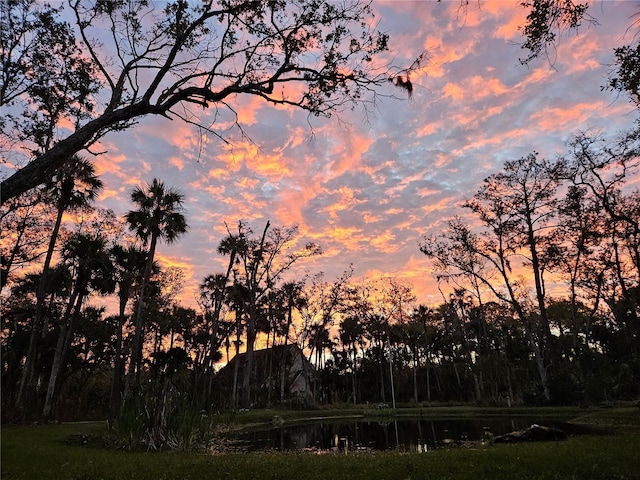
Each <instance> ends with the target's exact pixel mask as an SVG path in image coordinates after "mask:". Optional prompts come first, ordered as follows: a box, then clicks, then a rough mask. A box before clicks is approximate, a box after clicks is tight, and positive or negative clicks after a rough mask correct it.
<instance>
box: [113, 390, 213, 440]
mask: <svg viewBox="0 0 640 480" xmlns="http://www.w3.org/2000/svg"><path fill="white" fill-rule="evenodd" d="M217 424H218V417H217V415H215V414H213V415H211V414H209V413H208V412H207V411H206V410H204V409H202V408H201V406H200V405H199V404H198V402H196V401H194V400H193V399H192V398H191V396H190V395H188V394H187V393H186V392H185V391H184V390H181V389H178V388H177V387H176V386H175V385H173V384H172V383H171V382H169V381H162V382H149V383H147V384H144V385H141V386H140V387H138V389H137V392H136V393H134V395H132V396H131V398H129V399H127V400H126V401H125V403H124V405H123V408H122V411H121V414H120V418H119V421H118V422H117V424H116V426H115V429H114V432H113V434H114V435H115V442H116V443H117V444H118V446H119V447H121V448H124V449H127V450H181V451H194V450H195V451H197V450H201V449H205V448H206V447H207V444H208V443H209V441H210V439H211V436H212V434H213V432H214V429H215V427H216V425H217Z"/></svg>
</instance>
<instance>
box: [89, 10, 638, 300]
mask: <svg viewBox="0 0 640 480" xmlns="http://www.w3.org/2000/svg"><path fill="white" fill-rule="evenodd" d="M519 3H520V2H519V1H516V0H503V1H491V0H482V2H480V4H478V3H476V2H475V1H472V2H470V4H469V7H468V9H467V10H466V12H464V11H460V10H459V5H460V2H458V1H451V2H442V3H439V4H438V3H435V2H426V1H388V2H382V1H376V2H374V9H375V12H376V19H377V20H378V21H379V29H380V30H382V31H386V32H388V33H389V35H390V52H389V53H388V60H389V61H390V62H393V63H394V64H397V65H409V64H411V62H412V61H413V59H415V58H416V57H417V56H418V55H420V53H421V52H423V51H426V52H427V54H428V61H427V62H426V63H425V64H424V68H423V69H421V70H420V71H419V72H417V73H415V74H414V75H413V77H412V82H413V84H414V95H413V98H412V99H410V100H409V99H407V98H406V95H404V94H403V92H402V91H401V90H398V89H395V88H394V87H392V86H391V85H389V86H388V87H386V89H384V90H382V91H381V93H383V94H387V95H394V96H396V97H398V98H396V99H394V98H389V97H387V98H383V97H380V98H379V99H378V103H377V104H376V105H375V106H373V105H371V106H370V109H369V111H368V112H364V111H363V110H356V111H353V112H351V111H346V112H342V113H340V115H339V116H334V117H332V118H330V119H316V118H313V119H309V118H308V116H307V114H306V113H305V112H303V111H296V110H292V109H288V108H284V107H282V108H280V107H274V106H272V105H267V104H266V103H265V102H263V101H261V100H258V99H256V98H250V97H242V98H241V97H238V98H235V99H233V100H232V102H233V105H234V107H235V108H236V109H237V111H238V113H239V121H240V123H241V124H242V126H243V127H244V130H245V133H246V134H247V136H248V137H249V138H250V139H251V140H252V143H251V142H249V141H247V140H246V139H242V138H240V137H239V136H238V135H237V133H235V134H232V137H231V138H230V141H231V145H225V144H224V143H223V142H221V141H220V140H218V139H216V138H212V137H210V138H208V139H206V138H205V139H203V138H202V137H201V136H200V135H199V133H198V131H197V130H196V129H195V128H194V127H193V126H189V125H187V124H184V123H181V122H180V121H179V120H176V121H168V120H166V119H164V118H147V119H145V120H143V121H142V122H140V124H139V125H137V126H136V127H134V128H133V129H131V130H128V131H126V132H118V133H114V134H109V135H108V136H107V137H105V138H104V139H103V141H102V142H101V145H100V148H95V149H94V150H105V151H107V152H108V153H106V154H104V155H101V156H100V157H98V158H97V160H96V162H97V163H96V164H97V172H98V173H99V174H100V175H101V178H102V179H103V181H104V183H105V190H104V192H103V194H102V196H101V198H100V201H99V206H102V207H108V208H111V209H113V210H114V211H115V212H116V214H118V215H122V214H124V213H126V211H127V210H128V209H130V208H131V207H132V205H131V204H130V202H129V195H130V192H131V190H132V189H133V188H134V187H135V186H136V185H140V184H143V183H146V182H150V181H151V180H152V179H153V178H154V177H156V178H159V179H161V180H163V181H164V182H165V183H166V184H167V185H169V186H171V187H174V188H176V189H178V190H180V191H181V192H182V193H183V194H184V195H185V204H184V205H185V209H186V216H187V220H188V223H189V225H190V230H189V232H188V234H186V235H185V236H183V237H182V238H181V239H179V240H178V242H177V243H176V244H174V245H165V244H161V245H160V246H159V248H158V253H157V255H158V256H157V258H158V260H159V261H160V262H161V263H162V264H164V265H174V266H179V267H181V268H183V269H184V270H185V273H186V275H187V278H186V285H185V288H184V290H183V293H182V296H181V301H182V303H183V304H185V305H187V306H195V305H196V304H195V300H194V297H195V295H196V292H197V286H198V284H199V282H200V281H201V280H202V278H203V277H204V276H205V275H207V274H210V273H217V272H221V271H222V270H223V266H222V265H223V262H222V261H221V260H220V257H218V256H217V254H216V253H215V250H216V247H217V245H218V244H219V242H220V240H221V239H222V238H223V237H224V236H225V233H226V231H225V222H226V223H227V224H228V225H229V226H230V227H232V228H233V227H235V226H236V224H237V222H238V220H240V219H242V220H246V221H248V222H249V224H250V225H251V226H253V227H254V230H255V231H256V232H258V233H259V232H260V231H261V229H262V228H263V226H264V224H265V223H266V221H267V220H270V221H271V223H272V225H277V226H286V227H288V226H293V225H296V224H297V225H298V226H299V229H300V239H299V241H300V243H301V244H303V243H304V242H306V241H313V242H316V243H318V244H319V245H320V246H321V247H322V248H323V250H324V254H323V255H322V256H320V257H317V258H314V259H311V260H305V261H304V262H303V263H300V264H299V266H298V268H297V269H296V271H295V272H292V275H294V276H295V277H296V278H298V279H299V278H302V276H303V275H304V273H305V272H307V271H308V272H309V273H312V274H313V273H317V272H320V271H322V272H324V274H325V278H326V279H327V280H332V279H334V278H336V277H338V276H340V274H341V273H342V272H343V271H344V270H345V269H346V268H348V266H349V264H353V267H354V270H355V275H354V276H355V277H356V278H364V277H367V278H376V277H378V276H381V275H389V276H393V277H395V278H398V279H401V280H406V281H409V282H411V283H412V284H413V286H414V288H415V292H416V293H417V295H418V299H419V301H421V302H423V303H426V304H433V303H438V302H440V301H441V297H440V294H439V293H438V292H437V290H435V288H434V285H435V283H434V281H433V279H432V277H431V273H430V266H429V262H428V260H427V259H426V257H424V255H422V254H421V253H420V251H419V248H418V242H419V241H420V239H421V238H422V236H423V235H426V234H431V233H435V232H437V231H438V229H440V228H441V227H442V225H443V223H444V222H445V221H446V220H447V219H448V218H450V217H451V216H453V215H456V214H463V213H464V211H463V210H462V209H461V208H460V204H461V202H462V201H463V200H464V199H466V198H469V197H470V196H471V195H473V193H474V192H475V191H476V190H477V188H478V187H479V185H480V182H481V181H482V180H483V179H484V178H485V177H487V176H488V175H490V174H492V173H496V172H498V171H499V170H500V169H501V166H502V164H503V162H504V161H506V160H510V159H517V158H519V157H522V156H524V155H527V154H528V153H530V152H532V151H534V150H535V151H537V152H540V154H541V155H542V156H546V157H554V156H556V155H559V154H563V153H565V152H566V142H567V140H568V139H569V137H570V136H571V135H572V134H574V133H576V132H578V131H579V130H585V129H590V130H592V131H595V132H603V133H605V134H606V133H607V132H614V131H615V130H619V129H623V128H627V127H629V126H631V124H632V122H633V121H634V119H635V109H634V108H633V107H632V105H631V103H630V102H629V101H628V99H627V98H626V97H624V96H617V95H616V94H614V93H612V92H602V91H601V86H602V85H604V84H605V83H606V78H607V74H608V72H609V71H610V69H611V66H610V65H611V63H612V62H613V48H614V47H615V46H619V45H621V44H623V43H630V42H632V41H633V35H634V34H635V33H636V29H635V27H633V26H632V23H633V20H634V18H633V15H634V14H635V13H636V12H637V10H638V4H637V2H633V1H624V2H610V1H602V2H599V1H598V2H594V3H595V6H594V7H592V9H591V10H590V13H591V14H592V15H593V16H594V17H596V18H597V19H598V21H599V23H600V24H599V25H598V26H590V25H585V26H583V27H581V28H580V30H579V31H578V32H577V34H571V35H568V36H563V37H562V38H561V39H560V42H559V45H558V48H557V50H554V51H551V52H550V54H551V57H550V59H549V60H545V59H540V60H537V61H535V62H533V63H532V64H530V65H529V66H522V65H521V64H520V62H519V58H522V57H524V56H525V55H526V52H524V51H523V50H521V49H520V47H519V45H518V44H519V43H521V42H522V37H521V36H520V35H519V32H518V29H517V27H518V25H522V24H523V23H524V21H525V16H526V11H525V10H524V9H523V8H521V7H519ZM629 27H631V28H630V29H629ZM210 113H211V114H213V113H212V112H210ZM207 114H209V113H207ZM211 118H213V117H211Z"/></svg>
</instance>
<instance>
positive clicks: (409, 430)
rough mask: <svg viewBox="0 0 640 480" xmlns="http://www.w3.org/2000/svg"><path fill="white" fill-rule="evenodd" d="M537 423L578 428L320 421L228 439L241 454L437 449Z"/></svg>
mask: <svg viewBox="0 0 640 480" xmlns="http://www.w3.org/2000/svg"><path fill="white" fill-rule="evenodd" d="M534 423H537V424H539V425H545V426H549V427H556V428H560V429H562V430H565V431H567V433H572V432H571V431H569V430H570V429H574V430H575V428H576V427H574V426H572V425H569V424H566V423H563V422H561V421H559V420H558V419H557V418H555V417H554V418H553V419H545V418H544V417H489V418H473V419H468V418H465V419H446V420H442V419H438V420H428V419H424V418H404V417H403V418H387V419H381V418H376V419H362V418H359V419H350V420H345V419H342V420H338V419H329V420H319V421H312V422H308V423H304V424H295V425H284V426H274V427H271V428H265V429H252V430H246V431H240V432H236V433H234V434H231V435H230V436H229V437H228V440H230V441H232V442H233V443H234V444H235V445H236V446H237V447H238V448H239V449H241V450H245V451H256V450H277V451H286V450H302V449H314V450H321V451H322V450H344V449H345V447H346V448H347V449H348V450H363V449H364V450H407V451H416V450H418V449H420V450H423V449H425V448H426V449H434V448H442V447H447V446H450V445H452V444H458V443H460V442H463V441H482V440H486V439H487V438H488V437H489V436H491V435H494V436H497V435H502V434H505V433H509V432H512V431H514V430H521V429H524V428H527V427H529V426H531V425H532V424H534Z"/></svg>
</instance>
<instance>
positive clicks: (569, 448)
mask: <svg viewBox="0 0 640 480" xmlns="http://www.w3.org/2000/svg"><path fill="white" fill-rule="evenodd" d="M471 410H472V409H468V410H467V409H466V410H465V412H466V413H465V414H469V415H471ZM561 410H562V409H561ZM455 411H457V412H458V413H460V409H455ZM455 411H454V412H449V413H446V412H445V411H444V410H442V411H438V412H437V414H438V415H441V416H445V415H450V414H451V415H453V414H454V413H455ZM545 411H546V409H545ZM576 411H577V414H576V416H575V420H576V421H578V423H580V424H589V425H597V426H606V427H611V428H612V429H613V430H614V432H615V434H614V435H605V436H603V435H600V436H597V435H594V436H590V435H586V436H576V437H572V436H570V438H569V439H568V440H566V441H562V442H543V443H536V444H522V445H491V446H483V447H478V448H469V449H453V450H436V451H432V452H431V451H430V452H428V453H427V454H421V455H420V454H417V453H410V452H378V453H363V454H358V455H331V456H327V455H315V454H313V453H299V452H298V453H273V452H269V453H258V452H256V453H248V454H222V455H215V456H212V455H206V454H201V453H200V454H196V453H178V452H166V453H158V452H154V453H132V452H124V451H114V450H108V449H104V448H97V447H83V446H81V445H69V444H67V443H65V441H66V439H67V438H69V436H70V435H77V434H85V435H87V434H88V435H96V434H99V433H100V432H104V430H105V425H104V423H98V424H81V425H45V426H36V427H3V429H2V479H3V480H5V479H9V480H22V479H25V480H28V479H39V480H54V479H55V480H59V479H65V480H80V479H84V480H92V479H96V480H98V479H102V480H116V479H123V478H126V479H134V480H137V479H143V480H144V479H149V480H157V479H161V480H174V479H175V480H178V479H180V480H196V479H198V480H200V479H202V480H219V479H225V480H232V479H235V480H244V479H255V478H261V479H262V478H264V479H305V480H316V479H317V480H327V479H328V478H330V479H332V480H340V479H349V480H378V479H379V480H382V479H400V480H402V479H411V480H420V479H424V480H427V479H429V480H433V479H452V480H458V479H460V480H467V479H468V480H472V479H473V480H482V479H485V478H486V479H491V480H495V479H496V478H527V479H535V480H547V479H548V480H551V479H560V480H563V479H577V478H586V479H596V480H597V479H612V480H640V456H639V455H638V453H637V452H638V451H640V409H638V408H637V407H624V408H612V409H599V408H592V409H588V410H579V409H576ZM318 413H319V412H317V411H316V412H315V415H316V416H317V414H318ZM323 413H324V412H323ZM327 413H329V412H327ZM336 413H339V414H342V413H343V412H336ZM353 413H356V412H353ZM483 413H486V411H485V410H484V409H483ZM563 413H566V409H565V410H564V411H563ZM246 414H247V415H246V416H244V418H242V419H241V420H242V422H244V421H245V420H246V421H247V422H246V423H259V422H260V420H263V421H265V422H269V421H271V418H272V417H273V415H274V414H280V415H282V417H283V420H284V421H285V422H289V421H294V420H296V419H297V420H299V419H300V418H302V417H303V416H304V415H298V414H297V413H295V412H293V413H292V414H291V415H289V414H288V412H279V413H274V412H273V411H271V412H261V413H258V412H246ZM357 414H358V415H360V414H362V412H358V413H357ZM546 414H549V415H551V413H550V412H547V413H546ZM237 420H238V419H233V421H234V422H235V423H234V424H235V425H239V424H240V423H242V422H240V421H237Z"/></svg>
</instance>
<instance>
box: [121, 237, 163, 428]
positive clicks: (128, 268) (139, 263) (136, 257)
mask: <svg viewBox="0 0 640 480" xmlns="http://www.w3.org/2000/svg"><path fill="white" fill-rule="evenodd" d="M109 253H110V255H111V258H112V261H113V267H114V273H115V281H116V283H117V285H118V307H119V308H118V320H117V327H116V344H115V352H114V367H113V380H112V383H111V398H110V400H109V420H110V421H113V420H115V418H116V416H117V412H118V410H119V406H120V401H119V400H120V394H121V393H122V392H121V390H122V377H123V376H124V363H125V362H124V358H123V355H122V328H123V327H124V324H125V321H126V318H127V317H126V315H125V312H126V309H127V303H129V300H130V299H131V297H132V296H133V292H134V290H135V289H136V288H139V287H140V281H141V279H142V276H143V273H144V269H145V266H146V264H147V252H146V251H144V250H143V249H142V248H139V247H137V246H135V245H129V246H128V247H126V248H125V247H123V246H122V245H118V244H116V245H113V246H112V247H111V249H110V250H109ZM155 269H157V266H155V267H154V270H155Z"/></svg>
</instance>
